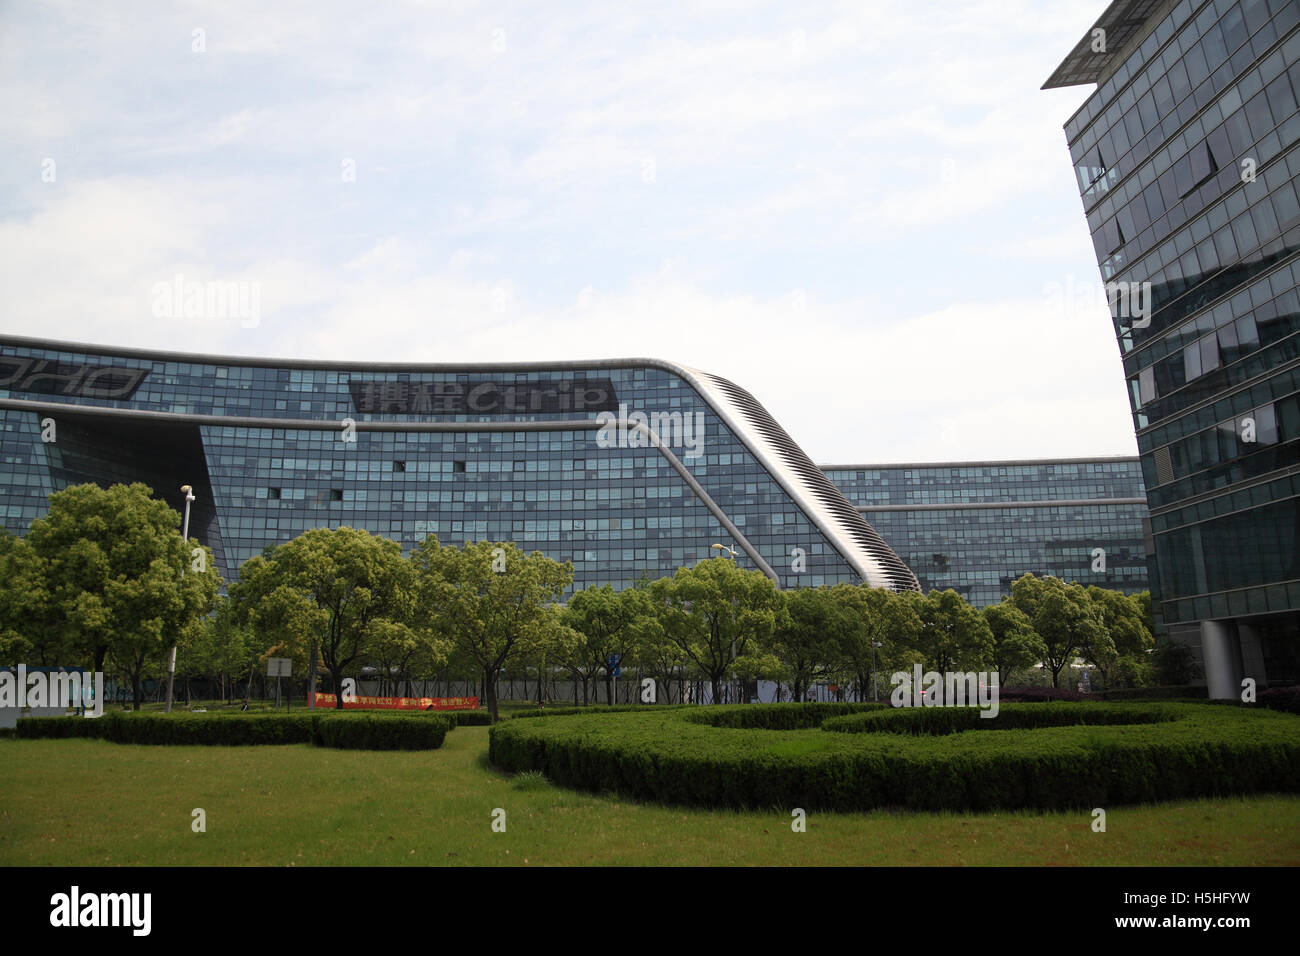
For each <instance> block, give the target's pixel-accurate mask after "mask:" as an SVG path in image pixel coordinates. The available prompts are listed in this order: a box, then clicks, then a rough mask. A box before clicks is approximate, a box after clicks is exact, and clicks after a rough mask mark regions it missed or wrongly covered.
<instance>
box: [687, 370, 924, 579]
mask: <svg viewBox="0 0 1300 956" xmlns="http://www.w3.org/2000/svg"><path fill="white" fill-rule="evenodd" d="M685 371H687V372H688V373H689V374H690V376H691V378H692V384H694V385H695V386H696V387H697V388H698V389H699V390H700V392H701V393H702V394H703V395H704V396H705V400H706V401H709V403H710V404H711V405H713V406H714V408H715V409H716V410H717V412H718V414H719V415H721V416H722V417H723V419H724V420H726V422H727V424H728V425H730V426H731V427H732V429H733V430H734V431H735V432H736V434H737V436H738V437H739V438H740V439H741V441H743V442H745V443H746V444H747V445H748V446H749V448H750V450H751V451H752V452H753V453H754V455H755V456H756V457H757V458H758V460H759V461H761V462H762V463H763V464H764V465H765V466H766V467H767V469H768V471H770V472H771V473H772V476H773V477H774V478H775V479H776V480H777V482H778V483H780V485H781V486H782V487H783V488H784V489H785V490H786V493H787V494H789V495H790V497H791V498H793V499H794V500H795V502H796V503H797V504H799V505H800V507H802V508H803V509H804V511H805V512H806V513H807V515H808V517H809V518H810V519H811V520H812V521H813V523H814V524H816V525H817V527H818V528H820V529H821V531H822V533H823V534H825V535H826V537H827V538H829V539H830V540H831V543H832V544H834V545H835V546H836V547H837V548H838V549H839V550H840V552H841V553H842V554H843V555H844V557H845V559H846V560H848V562H849V564H851V565H852V566H853V569H854V570H855V571H857V572H858V574H859V575H861V577H862V580H863V581H865V582H866V583H867V584H869V585H870V586H871V587H878V588H889V589H890V590H891V591H919V590H921V586H920V584H919V583H918V582H917V580H916V575H915V574H913V573H912V569H911V568H909V567H908V566H907V565H906V564H904V563H903V561H902V559H901V558H899V556H898V555H896V554H895V553H894V552H893V549H891V548H890V547H889V545H887V544H886V543H885V540H884V539H883V538H882V537H880V535H879V534H877V533H876V530H875V529H874V528H873V527H871V525H869V524H868V523H867V521H866V519H865V518H863V517H862V514H861V513H860V512H859V511H858V510H857V508H855V507H854V506H853V505H852V504H851V503H850V502H849V500H848V499H847V498H845V497H844V494H843V492H841V491H840V490H839V489H838V488H837V487H835V485H834V484H832V483H831V480H830V479H829V478H827V477H826V475H825V474H823V473H822V470H821V469H820V468H818V467H817V466H816V465H814V464H813V462H812V460H811V459H810V458H809V457H808V456H807V455H806V454H804V451H803V449H802V448H800V447H799V446H798V445H796V444H795V443H794V440H793V439H792V438H791V437H790V436H789V434H787V433H786V430H785V429H784V428H782V427H781V426H780V425H778V424H777V423H776V419H774V418H773V417H772V416H771V415H770V414H769V413H768V411H767V409H766V408H764V407H763V406H762V405H760V404H759V402H758V400H757V399H756V398H754V396H753V395H751V394H750V393H749V392H747V391H745V390H744V389H743V388H741V387H740V386H739V385H737V384H735V383H734V382H729V381H727V379H725V378H721V377H719V376H717V375H710V374H709V373H708V372H700V371H698V370H695V369H686V370H685Z"/></svg>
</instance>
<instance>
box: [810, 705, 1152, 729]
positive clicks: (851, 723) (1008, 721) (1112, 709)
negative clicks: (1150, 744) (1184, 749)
mask: <svg viewBox="0 0 1300 956" xmlns="http://www.w3.org/2000/svg"><path fill="white" fill-rule="evenodd" d="M981 713H982V711H980V710H979V709H978V708H974V707H899V708H897V709H895V708H889V709H888V710H885V711H883V712H882V711H878V712H876V713H867V714H850V715H849V716H847V717H832V718H830V719H829V720H827V721H826V722H825V723H823V724H822V725H821V727H822V730H835V731H840V732H841V733H850V734H862V733H886V734H913V735H921V734H928V735H930V736H934V735H936V734H957V733H961V732H962V731H965V730H1035V729H1037V728H1039V727H1072V726H1089V727H1109V726H1115V725H1117V724H1158V723H1160V722H1162V721H1167V720H1177V719H1178V717H1177V715H1175V714H1174V713H1173V712H1172V711H1170V710H1169V709H1168V708H1165V707H1134V706H1132V705H1129V706H1123V705H1120V704H1084V703H1066V704H1056V705H1054V706H1052V705H1028V704H1020V705H1015V704H1012V705H1007V704H1003V705H1002V706H1001V709H999V711H998V713H997V716H996V717H983V716H981Z"/></svg>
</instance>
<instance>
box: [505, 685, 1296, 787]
mask: <svg viewBox="0 0 1300 956" xmlns="http://www.w3.org/2000/svg"><path fill="white" fill-rule="evenodd" d="M751 707H752V705H751ZM1107 707H1110V705H1097V707H1095V708H1093V707H1092V706H1091V705H1085V704H1067V705H1057V704H1048V705H1041V704H1033V705H1025V706H1024V707H1021V708H1018V709H1019V710H1022V711H1030V712H1032V711H1039V712H1046V711H1048V710H1050V711H1052V712H1055V711H1057V710H1059V711H1061V712H1063V713H1066V714H1069V715H1070V716H1071V717H1074V716H1075V715H1077V714H1078V713H1082V712H1084V709H1085V708H1086V709H1087V710H1097V711H1100V710H1102V709H1104V708H1107ZM1075 708H1079V710H1075ZM728 709H729V708H722V707H719V708H708V712H710V713H713V714H721V713H724V712H725V711H726V710H728ZM734 709H742V708H734ZM908 710H909V711H911V712H913V713H916V712H918V711H919V712H921V713H924V714H941V713H944V712H948V713H951V712H953V711H955V710H956V709H955V708H952V709H950V708H909V709H908ZM1144 710H1145V711H1149V712H1150V714H1151V715H1152V716H1150V717H1149V720H1151V721H1158V722H1147V723H1135V722H1133V719H1134V714H1135V713H1136V712H1139V711H1144ZM1006 712H1007V713H1008V714H1010V713H1013V712H1014V709H1012V708H1007V709H1006ZM688 713H689V712H688ZM688 713H683V712H682V711H680V710H672V709H667V708H661V709H653V710H648V711H647V712H641V713H622V714H619V713H615V714H611V715H608V716H604V715H602V716H594V715H592V714H590V713H584V714H582V715H574V716H565V717H560V718H558V719H556V720H543V721H539V720H511V721H509V722H507V723H503V724H497V725H495V726H494V727H492V729H491V731H490V736H489V739H490V748H489V757H490V759H491V761H492V762H493V763H494V764H496V765H497V766H499V767H501V768H503V769H505V770H509V771H514V772H522V771H527V770H536V771H540V772H542V773H544V774H545V775H546V777H547V779H549V780H550V781H551V782H552V783H555V784H557V785H560V786H568V787H575V788H579V789H584V790H590V791H594V792H600V791H614V792H617V793H621V794H625V795H628V796H631V797H636V798H640V799H646V800H653V801H657V802H661V803H667V804H678V805H694V806H707V807H726V808H737V809H744V808H764V809H770V808H772V807H781V808H784V809H786V810H787V811H788V810H789V809H790V808H793V807H804V808H808V809H813V808H816V809H823V810H838V811H860V810H868V809H873V808H876V807H905V808H910V809H916V810H976V811H978V810H991V809H1008V810H1013V809H1035V810H1045V809H1076V808H1089V807H1097V806H1115V805H1120V804H1126V803H1139V802H1146V801H1153V800H1170V799H1178V798H1183V797H1202V796H1206V797H1209V796H1223V795H1226V794H1239V793H1252V792H1258V791H1280V792H1289V793H1294V792H1300V717H1295V716H1292V715H1290V714H1284V713H1278V712H1274V711H1269V710H1265V709H1245V708H1226V707H1225V708H1220V707H1208V706H1205V705H1203V704H1192V703H1181V704H1159V705H1147V706H1146V707H1143V706H1142V705H1131V706H1128V707H1125V708H1123V710H1122V711H1120V713H1122V715H1123V718H1124V719H1125V720H1126V723H1125V724H1124V725H1122V726H1113V725H1112V726H1103V725H1096V724H1091V725H1071V726H1056V727H1042V728H1040V729H1024V728H1020V729H1014V728H1009V729H1003V730H1001V731H1000V732H998V733H980V732H978V731H975V730H972V731H971V732H965V733H951V734H945V735H929V734H927V735H923V736H913V737H903V736H900V735H898V734H892V733H824V732H822V731H820V730H815V729H803V730H762V731H759V730H753V729H744V728H733V727H726V726H720V727H715V726H711V725H710V724H709V723H705V722H701V721H700V720H699V719H687V718H688ZM693 713H694V714H700V713H701V711H699V710H696V711H694V712H693ZM968 713H969V711H968ZM1157 714H1164V715H1165V716H1164V718H1160V717H1157V716H1155V715H1157ZM1001 716H1002V715H999V719H1001ZM885 718H894V719H901V720H904V721H906V720H912V719H918V720H927V719H932V720H945V719H954V720H962V719H964V720H969V719H972V718H973V719H974V720H976V721H980V720H981V718H979V717H978V715H977V713H976V714H971V716H970V717H965V718H945V717H934V718H930V717H911V716H904V715H903V714H902V711H901V710H900V711H898V712H893V713H886V712H881V713H872V712H869V711H868V712H864V713H861V714H860V715H856V716H853V717H852V718H850V716H849V715H845V716H844V717H842V718H840V719H843V720H849V719H854V720H861V721H871V720H876V719H880V720H883V719H885ZM716 719H717V720H718V721H719V722H720V723H725V722H726V721H727V720H729V719H730V718H725V717H719V718H716ZM1025 719H1033V718H1025ZM1039 719H1042V718H1039ZM1047 719H1056V718H1047ZM1102 719H1103V720H1104V719H1105V718H1102ZM996 722H997V721H995V720H988V719H985V720H983V723H986V724H987V723H996Z"/></svg>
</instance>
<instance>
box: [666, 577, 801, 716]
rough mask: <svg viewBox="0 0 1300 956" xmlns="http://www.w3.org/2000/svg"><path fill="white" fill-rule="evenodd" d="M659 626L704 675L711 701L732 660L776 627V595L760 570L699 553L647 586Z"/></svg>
mask: <svg viewBox="0 0 1300 956" xmlns="http://www.w3.org/2000/svg"><path fill="white" fill-rule="evenodd" d="M650 593H651V596H652V597H653V599H654V602H655V604H656V605H657V612H656V613H657V617H658V618H659V621H660V623H661V625H662V626H663V632H664V634H665V635H666V636H667V637H668V639H669V640H671V641H672V642H673V643H675V644H676V645H677V647H678V648H679V649H680V650H681V652H682V654H683V655H684V656H685V657H686V659H687V660H689V661H691V662H692V663H694V664H695V666H696V667H698V668H699V669H700V671H701V672H702V673H703V674H704V676H705V677H706V678H707V679H708V681H709V685H710V687H711V688H712V691H713V701H714V703H718V702H720V701H721V699H722V682H723V680H724V678H725V677H726V675H727V672H728V670H729V669H730V668H731V665H732V662H733V661H734V660H735V659H736V658H738V657H741V656H743V655H744V654H745V653H746V651H747V650H748V649H749V648H750V647H751V645H757V646H761V645H762V644H763V643H764V642H766V641H767V640H768V639H769V638H770V637H771V634H772V631H773V629H774V628H775V627H776V619H777V614H778V612H779V611H780V609H781V597H780V594H779V592H778V591H777V590H776V586H775V585H774V584H773V583H772V581H771V579H770V578H768V577H767V575H765V574H763V573H762V572H761V571H748V570H745V569H743V568H740V567H738V566H737V565H736V563H735V562H734V561H733V560H731V559H730V558H723V557H717V558H705V559H704V560H703V561H701V562H700V563H699V564H697V565H696V566H695V567H693V568H678V569H677V573H676V574H674V575H673V576H672V577H668V578H660V579H659V580H658V581H655V582H654V583H653V584H652V585H651V586H650Z"/></svg>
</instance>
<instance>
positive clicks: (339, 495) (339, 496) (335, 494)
mask: <svg viewBox="0 0 1300 956" xmlns="http://www.w3.org/2000/svg"><path fill="white" fill-rule="evenodd" d="M342 500H343V489H342V488H331V489H330V501H342Z"/></svg>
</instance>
